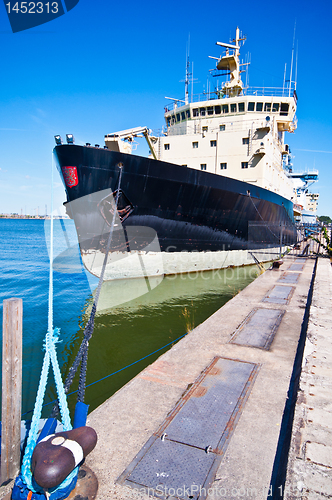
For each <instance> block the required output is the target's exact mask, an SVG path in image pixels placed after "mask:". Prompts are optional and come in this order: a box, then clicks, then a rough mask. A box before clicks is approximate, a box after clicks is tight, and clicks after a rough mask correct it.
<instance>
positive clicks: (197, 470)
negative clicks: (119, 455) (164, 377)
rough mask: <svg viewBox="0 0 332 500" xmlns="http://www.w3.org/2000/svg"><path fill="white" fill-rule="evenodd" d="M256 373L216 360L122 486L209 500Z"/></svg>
mask: <svg viewBox="0 0 332 500" xmlns="http://www.w3.org/2000/svg"><path fill="white" fill-rule="evenodd" d="M258 370H259V365H257V364H255V363H248V362H244V361H239V360H234V359H227V358H220V357H216V358H214V359H213V361H212V362H211V363H210V365H208V366H207V367H206V368H205V370H204V371H203V372H202V374H201V375H200V376H199V377H198V379H197V380H196V382H195V383H194V384H193V385H192V386H191V388H190V389H189V390H188V391H187V392H186V393H185V394H184V395H183V396H182V398H181V399H180V401H179V402H178V404H177V405H176V406H175V408H174V409H173V410H172V412H171V413H170V414H169V415H168V417H167V418H166V419H165V421H164V422H163V424H162V425H161V426H160V428H159V429H158V431H157V432H156V433H154V435H153V436H151V438H150V439H149V441H148V442H147V443H146V444H145V446H144V447H143V448H142V450H141V451H140V452H139V453H138V455H137V456H136V457H135V459H134V460H133V462H132V463H131V464H130V465H129V466H128V467H127V469H126V470H125V471H124V472H123V473H122V474H121V476H120V477H119V479H118V482H119V483H120V484H126V485H127V486H131V487H132V488H135V489H138V490H140V491H141V492H145V493H146V494H150V495H153V496H156V497H159V498H168V497H172V498H175V499H181V500H183V499H190V498H191V499H203V498H205V497H206V495H205V494H204V491H205V492H207V490H208V488H209V486H210V485H211V483H212V481H213V479H214V476H215V473H216V471H217V469H218V467H219V464H220V461H221V459H222V456H223V454H224V453H225V451H226V448H227V446H228V443H229V441H230V438H231V436H232V433H233V432H234V429H235V426H236V424H237V422H238V420H239V418H240V415H241V413H242V410H243V407H244V405H245V402H246V401H247V399H248V397H249V393H250V390H251V388H252V385H253V383H254V381H255V378H256V376H257V373H258Z"/></svg>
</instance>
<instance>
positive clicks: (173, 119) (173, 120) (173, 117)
mask: <svg viewBox="0 0 332 500" xmlns="http://www.w3.org/2000/svg"><path fill="white" fill-rule="evenodd" d="M171 118H172V125H173V124H174V123H175V116H174V115H172V117H171Z"/></svg>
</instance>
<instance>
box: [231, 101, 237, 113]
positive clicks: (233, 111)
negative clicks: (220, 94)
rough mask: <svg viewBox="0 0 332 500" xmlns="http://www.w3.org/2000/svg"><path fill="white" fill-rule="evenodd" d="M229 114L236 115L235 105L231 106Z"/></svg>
mask: <svg viewBox="0 0 332 500" xmlns="http://www.w3.org/2000/svg"><path fill="white" fill-rule="evenodd" d="M231 113H236V103H235V104H234V103H233V104H231Z"/></svg>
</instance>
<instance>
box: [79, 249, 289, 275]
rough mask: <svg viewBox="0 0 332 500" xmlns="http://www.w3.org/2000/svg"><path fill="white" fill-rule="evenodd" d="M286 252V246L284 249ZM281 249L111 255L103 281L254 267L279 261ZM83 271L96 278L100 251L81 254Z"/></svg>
mask: <svg viewBox="0 0 332 500" xmlns="http://www.w3.org/2000/svg"><path fill="white" fill-rule="evenodd" d="M283 250H286V247H285V248H284V249H283ZM279 254H280V247H279V246H278V247H273V248H269V249H257V250H255V251H254V252H250V251H248V250H232V251H228V250H221V251H218V252H140V251H139V252H130V253H120V252H112V253H111V254H110V256H109V259H108V261H107V266H106V270H105V275H104V281H110V280H117V279H127V278H151V277H162V276H164V275H169V274H181V273H193V272H200V271H211V270H214V269H224V268H227V267H230V266H232V267H239V266H245V265H250V264H255V259H254V257H253V255H254V256H255V257H256V259H257V260H258V261H259V262H268V261H271V260H273V259H276V258H278V256H279ZM82 260H83V263H84V266H85V267H86V269H87V270H88V271H89V272H90V273H91V274H93V275H94V276H97V277H99V276H100V274H101V269H102V265H103V261H104V254H103V253H102V252H98V251H97V252H91V253H85V254H83V255H82Z"/></svg>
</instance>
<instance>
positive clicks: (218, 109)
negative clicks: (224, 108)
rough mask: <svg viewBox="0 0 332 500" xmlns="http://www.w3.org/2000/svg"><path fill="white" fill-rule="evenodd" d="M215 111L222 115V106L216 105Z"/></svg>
mask: <svg viewBox="0 0 332 500" xmlns="http://www.w3.org/2000/svg"><path fill="white" fill-rule="evenodd" d="M214 112H215V114H216V115H220V113H221V106H215V107H214Z"/></svg>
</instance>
